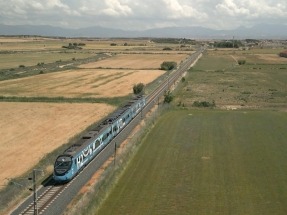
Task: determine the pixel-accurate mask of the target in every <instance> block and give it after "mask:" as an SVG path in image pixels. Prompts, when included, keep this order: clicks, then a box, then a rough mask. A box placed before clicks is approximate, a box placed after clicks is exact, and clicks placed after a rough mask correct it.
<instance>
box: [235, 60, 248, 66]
mask: <svg viewBox="0 0 287 215" xmlns="http://www.w3.org/2000/svg"><path fill="white" fill-rule="evenodd" d="M237 62H238V64H239V65H244V64H245V63H246V60H242V59H241V60H238V61H237Z"/></svg>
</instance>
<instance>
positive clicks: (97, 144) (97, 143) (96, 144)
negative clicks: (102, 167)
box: [95, 140, 101, 148]
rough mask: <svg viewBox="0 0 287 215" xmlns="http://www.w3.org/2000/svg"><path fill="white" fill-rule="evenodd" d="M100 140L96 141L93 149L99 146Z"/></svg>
mask: <svg viewBox="0 0 287 215" xmlns="http://www.w3.org/2000/svg"><path fill="white" fill-rule="evenodd" d="M100 143H101V142H100V140H96V143H95V148H97V147H98V146H99V145H100Z"/></svg>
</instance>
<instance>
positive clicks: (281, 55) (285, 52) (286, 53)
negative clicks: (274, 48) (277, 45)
mask: <svg viewBox="0 0 287 215" xmlns="http://www.w3.org/2000/svg"><path fill="white" fill-rule="evenodd" d="M279 56H280V57H286V58H287V50H286V51H283V52H280V53H279Z"/></svg>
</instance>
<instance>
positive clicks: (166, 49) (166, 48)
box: [162, 47, 172, 51]
mask: <svg viewBox="0 0 287 215" xmlns="http://www.w3.org/2000/svg"><path fill="white" fill-rule="evenodd" d="M162 50H164V51H171V50H172V48H170V47H165V48H163V49H162Z"/></svg>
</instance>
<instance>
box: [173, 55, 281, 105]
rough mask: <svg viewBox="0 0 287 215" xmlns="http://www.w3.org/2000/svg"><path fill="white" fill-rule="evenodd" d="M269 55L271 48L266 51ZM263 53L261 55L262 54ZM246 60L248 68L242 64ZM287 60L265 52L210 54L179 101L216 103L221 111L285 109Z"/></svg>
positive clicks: (188, 83) (190, 76)
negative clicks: (241, 61) (223, 109)
mask: <svg viewBox="0 0 287 215" xmlns="http://www.w3.org/2000/svg"><path fill="white" fill-rule="evenodd" d="M266 52H267V53H268V49H267V50H266ZM259 53H260V54H259ZM238 59H245V60H246V64H245V65H238V64H237V60H238ZM286 74H287V59H286V58H280V57H279V56H278V55H275V54H269V53H268V54H263V53H262V50H261V49H260V50H258V52H256V50H252V51H250V52H247V53H246V51H236V52H231V51H208V52H207V54H206V55H205V56H204V57H203V58H201V59H200V60H199V61H198V63H197V65H196V66H195V67H194V68H193V69H192V70H191V71H190V73H189V75H188V78H187V82H186V83H185V86H184V89H183V90H182V91H181V92H180V93H179V95H178V96H177V102H181V103H184V104H185V105H186V106H191V105H192V104H193V102H194V101H209V102H212V101H214V102H215V103H216V104H217V106H218V107H221V108H230V107H231V108H233V107H234V108H256V109H258V108H259V109H260V108H268V109H272V108H275V109H278V108H279V109H280V108H281V109H285V108H286V102H287V84H286V83H287V75H286Z"/></svg>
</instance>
